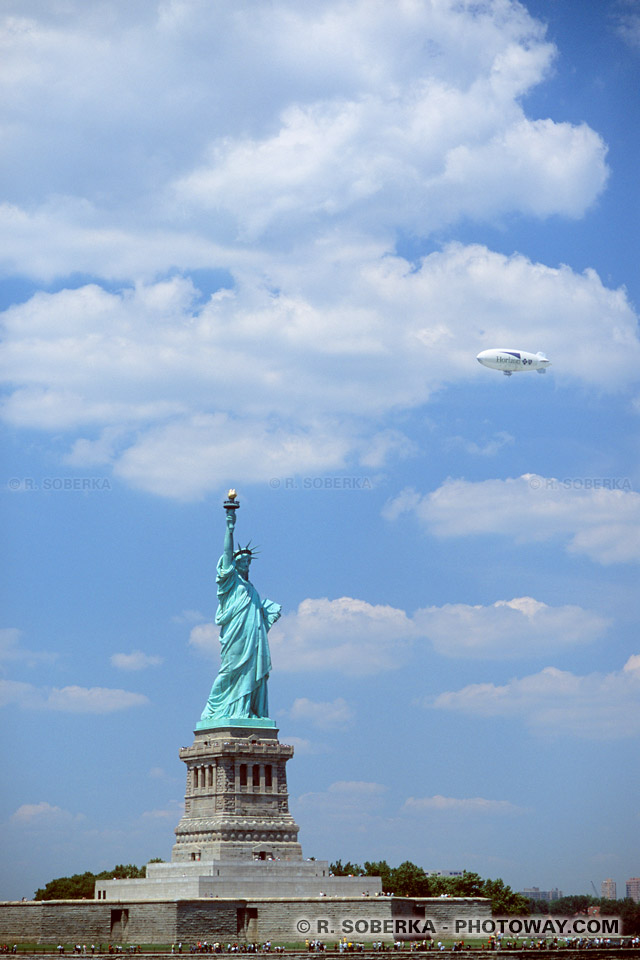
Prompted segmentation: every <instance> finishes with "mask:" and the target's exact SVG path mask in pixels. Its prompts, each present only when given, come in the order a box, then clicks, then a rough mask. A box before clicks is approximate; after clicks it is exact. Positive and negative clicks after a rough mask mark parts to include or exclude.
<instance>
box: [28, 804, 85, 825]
mask: <svg viewBox="0 0 640 960" xmlns="http://www.w3.org/2000/svg"><path fill="white" fill-rule="evenodd" d="M83 819H84V817H83V816H82V815H81V814H77V815H74V814H72V813H70V812H69V811H68V810H63V809H62V808H61V807H57V806H54V805H53V804H51V803H48V802H47V801H46V800H41V801H40V802H39V803H23V804H22V806H21V807H18V809H17V810H16V811H15V813H13V814H12V815H11V822H12V823H14V824H15V825H16V826H22V827H50V826H57V827H59V826H61V825H62V824H65V823H71V822H73V821H78V820H83Z"/></svg>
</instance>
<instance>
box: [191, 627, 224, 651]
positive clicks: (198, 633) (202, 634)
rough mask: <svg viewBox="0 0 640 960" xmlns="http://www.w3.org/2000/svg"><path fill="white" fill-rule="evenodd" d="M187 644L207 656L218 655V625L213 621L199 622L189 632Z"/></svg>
mask: <svg viewBox="0 0 640 960" xmlns="http://www.w3.org/2000/svg"><path fill="white" fill-rule="evenodd" d="M189 644H190V646H192V647H195V649H196V650H198V651H199V652H200V653H204V654H205V655H206V656H208V657H214V658H215V657H219V656H220V627H217V626H216V625H215V623H199V624H197V626H195V627H193V628H192V630H191V632H190V634H189Z"/></svg>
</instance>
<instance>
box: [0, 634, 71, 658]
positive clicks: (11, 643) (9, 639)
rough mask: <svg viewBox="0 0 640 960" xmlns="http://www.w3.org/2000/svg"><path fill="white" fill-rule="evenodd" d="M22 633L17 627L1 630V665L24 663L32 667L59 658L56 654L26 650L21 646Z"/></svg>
mask: <svg viewBox="0 0 640 960" xmlns="http://www.w3.org/2000/svg"><path fill="white" fill-rule="evenodd" d="M21 638H22V631H21V630H18V629H17V628H16V627H5V628H3V629H0V663H2V662H13V661H24V662H25V663H26V664H27V666H29V667H32V666H35V665H36V664H38V663H43V662H44V663H47V662H49V663H50V662H51V661H53V660H55V659H56V658H57V656H58V655H57V654H56V653H48V652H36V651H33V650H26V649H25V648H24V647H23V646H21Z"/></svg>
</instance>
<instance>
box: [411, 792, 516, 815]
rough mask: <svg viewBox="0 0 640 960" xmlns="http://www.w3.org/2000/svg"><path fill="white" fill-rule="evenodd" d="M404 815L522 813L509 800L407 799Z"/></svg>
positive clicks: (465, 798)
mask: <svg viewBox="0 0 640 960" xmlns="http://www.w3.org/2000/svg"><path fill="white" fill-rule="evenodd" d="M403 810H404V811H405V812H406V813H417V814H421V813H432V812H434V811H435V812H437V813H458V814H464V815H473V814H480V815H482V816H505V815H511V814H514V813H522V812H523V809H522V807H518V806H517V805H516V804H513V803H511V802H510V801H509V800H486V799H485V798H484V797H464V798H460V797H443V796H440V795H439V794H436V795H435V796H433V797H408V798H407V800H405V803H404V805H403Z"/></svg>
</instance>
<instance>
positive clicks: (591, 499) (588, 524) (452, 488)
mask: <svg viewBox="0 0 640 960" xmlns="http://www.w3.org/2000/svg"><path fill="white" fill-rule="evenodd" d="M616 482H617V481H613V480H607V479H605V478H603V479H600V478H588V477H586V478H567V479H564V480H563V479H556V478H554V477H541V476H538V475H537V474H524V475H523V476H521V477H516V478H509V479H507V480H483V481H480V482H470V481H467V480H447V481H445V483H443V484H442V486H440V487H438V489H437V490H434V491H433V492H432V493H429V494H426V495H424V496H422V495H420V494H418V493H417V492H416V491H415V490H404V491H403V492H402V493H401V494H400V495H399V496H398V497H396V498H395V499H394V500H393V501H391V502H390V503H389V504H388V505H387V507H386V509H385V513H386V516H387V517H388V518H389V519H391V520H393V519H395V518H396V517H398V516H399V515H400V514H402V513H407V512H412V513H415V514H416V516H417V517H418V519H419V520H420V521H421V522H422V523H423V524H424V526H425V527H426V529H427V530H428V531H429V532H430V533H432V534H434V535H435V536H437V537H462V536H472V535H478V534H485V535H486V534H490V535H493V536H503V537H504V536H506V537H511V538H512V539H513V540H514V541H515V542H516V543H532V542H544V541H547V540H555V539H562V540H564V541H565V543H566V549H567V551H568V552H569V553H573V554H581V555H585V556H587V557H589V558H590V559H591V560H594V561H595V562H597V563H601V564H612V563H629V562H633V561H637V560H639V559H640V494H638V493H635V492H634V491H632V490H631V489H629V486H630V484H629V481H626V484H625V483H623V482H622V481H621V482H620V483H619V485H618V486H619V488H618V489H616V487H615V483H616Z"/></svg>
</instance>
